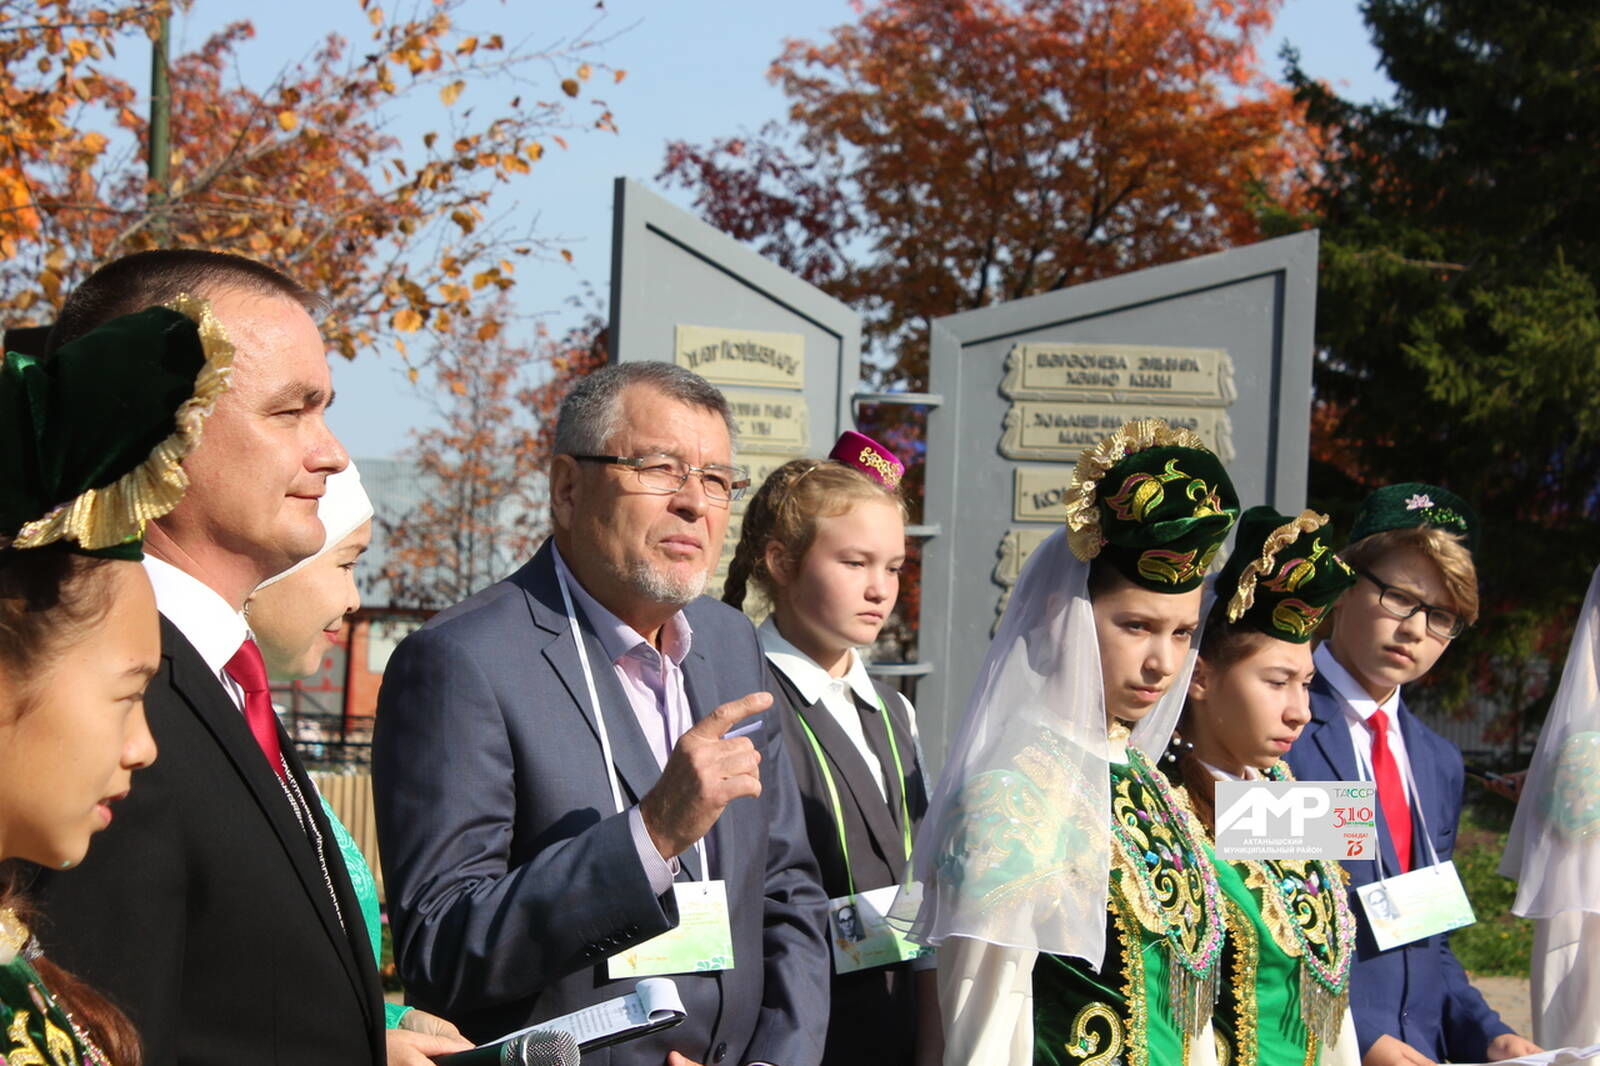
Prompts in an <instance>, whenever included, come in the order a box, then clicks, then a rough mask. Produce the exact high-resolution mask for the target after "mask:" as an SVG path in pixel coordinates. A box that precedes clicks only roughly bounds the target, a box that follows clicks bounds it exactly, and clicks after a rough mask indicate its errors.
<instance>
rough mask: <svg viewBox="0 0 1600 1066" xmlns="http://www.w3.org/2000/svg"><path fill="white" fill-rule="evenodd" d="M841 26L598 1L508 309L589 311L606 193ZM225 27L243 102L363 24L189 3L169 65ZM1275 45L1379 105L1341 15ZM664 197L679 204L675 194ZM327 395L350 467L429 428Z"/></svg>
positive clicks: (708, 133) (758, 119)
mask: <svg viewBox="0 0 1600 1066" xmlns="http://www.w3.org/2000/svg"><path fill="white" fill-rule="evenodd" d="M595 14H596V12H595V11H594V10H593V8H592V5H590V4H589V3H587V2H582V3H573V2H565V0H562V2H555V0H510V2H501V0H473V2H472V3H471V5H470V6H469V9H468V12H467V16H466V17H467V20H468V21H470V22H471V25H472V28H473V29H474V30H482V31H483V32H485V33H493V32H499V33H501V34H503V35H504V36H505V37H506V39H507V41H508V42H510V41H517V40H525V41H526V43H528V44H530V45H539V44H543V43H548V42H553V41H556V40H560V39H567V38H570V37H571V36H572V35H573V34H576V33H579V32H581V31H583V30H585V29H586V28H588V27H589V26H590V25H591V22H592V19H593V17H594V16H595ZM850 18H851V11H850V6H849V4H848V2H846V0H811V2H809V3H789V4H777V3H772V2H770V0H768V2H756V3H729V2H728V0H608V2H607V4H606V13H605V18H604V20H603V21H602V22H600V23H599V26H598V31H597V33H596V36H599V37H605V38H609V39H608V40H607V42H606V43H605V45H604V47H603V49H602V50H601V52H600V53H599V56H600V58H603V59H604V60H605V61H606V62H607V63H610V64H611V65H613V66H615V67H620V68H623V69H625V70H626V71H627V78H626V79H625V80H624V81H623V82H622V83H621V84H620V85H608V86H605V87H604V89H603V90H600V92H601V94H602V95H603V96H604V97H605V99H606V101H607V102H608V103H609V104H610V106H611V108H612V110H613V111H614V113H615V114H616V118H617V124H618V127H619V130H620V132H619V133H618V134H617V135H615V136H613V135H610V134H603V133H596V134H590V135H585V136H580V137H577V138H574V139H572V140H571V145H572V147H571V150H570V151H568V152H565V153H551V154H550V155H547V156H546V158H545V160H543V161H542V162H541V163H540V164H539V165H538V166H536V167H535V168H534V173H533V175H531V176H530V177H529V178H528V179H526V180H525V181H523V182H522V183H520V184H519V185H517V186H514V187H511V188H509V189H508V190H507V192H506V193H505V194H503V195H504V199H505V202H504V203H503V204H502V205H497V207H499V208H500V209H502V210H509V211H513V212H515V213H516V214H518V215H524V214H526V215H533V214H537V216H538V220H539V228H540V230H541V231H542V232H544V233H546V234H548V235H551V236H559V237H561V238H563V243H564V245H565V246H566V247H567V248H568V249H570V250H571V251H572V253H573V257H574V258H573V262H572V263H571V264H570V265H569V264H566V263H562V262H560V261H555V262H550V263H540V264H531V265H527V266H523V267H520V268H519V271H518V275H519V283H518V286H517V292H518V299H519V302H520V303H521V304H522V306H523V307H524V308H525V309H526V310H528V311H530V312H545V311H548V312H550V313H551V314H552V322H553V323H554V324H559V323H561V322H563V321H565V319H564V318H563V310H562V309H563V307H564V305H565V303H566V301H567V299H568V297H570V296H572V295H573V294H575V293H578V292H580V291H581V290H582V288H583V286H584V284H585V283H588V284H590V285H593V286H594V288H595V289H596V290H597V291H598V292H600V293H601V294H602V295H603V294H604V292H605V288H606V282H607V279H608V277H609V275H610V245H611V183H612V179H613V178H615V177H618V176H624V175H625V176H628V177H632V178H638V179H641V180H644V181H646V182H651V179H653V178H654V176H655V174H656V172H657V171H658V170H659V169H660V165H661V159H662V154H663V147H664V145H665V144H666V142H667V141H668V140H673V139H684V140H688V141H696V142H703V141H708V140H710V139H712V138H715V137H719V136H726V135H728V134H732V133H736V132H738V131H740V130H754V129H756V128H758V127H759V126H761V125H762V124H763V123H764V122H767V121H768V120H771V119H776V118H781V117H782V115H783V111H784V99H783V97H782V94H781V93H779V91H778V90H777V89H776V88H774V87H773V86H771V85H769V84H768V82H767V79H766V72H767V68H768V66H769V65H770V64H771V62H772V60H773V58H774V57H776V56H777V54H778V52H779V51H780V49H781V47H782V42H783V40H784V39H785V38H791V37H799V38H813V39H814V38H818V37H820V36H822V35H823V34H824V33H825V32H826V31H827V30H828V29H829V28H831V27H833V26H835V25H838V24H839V23H841V22H845V21H849V20H850ZM236 19H250V20H252V21H253V22H254V24H255V28H256V38H255V40H254V41H252V42H249V43H248V44H246V45H245V46H244V48H243V49H242V51H241V56H240V66H241V69H242V72H243V74H244V75H245V77H247V78H248V79H249V81H250V82H251V84H253V85H257V86H264V85H265V84H267V83H268V82H270V80H271V79H272V78H273V77H274V76H275V75H276V74H277V73H278V71H279V70H280V69H281V68H282V67H283V66H285V65H286V64H288V63H291V62H293V61H294V60H295V59H297V58H299V57H301V56H303V55H304V54H305V53H306V52H307V50H308V49H310V48H311V47H313V46H314V45H315V44H316V43H317V42H318V41H320V39H321V36H322V35H323V34H325V33H326V32H328V31H329V30H337V31H339V32H341V33H343V34H344V35H345V36H347V37H348V38H350V39H351V40H353V41H362V40H364V39H365V32H364V29H365V19H364V17H363V16H362V15H361V13H360V11H359V9H358V7H357V4H356V3H355V0H278V2H277V3H274V4H272V5H271V6H270V7H268V6H266V5H261V4H256V3H250V4H246V3H240V2H238V0H196V3H195V4H194V7H193V9H192V10H191V12H190V13H189V14H187V15H183V16H180V17H179V18H178V19H177V20H176V22H175V25H174V29H173V46H174V51H175V52H178V51H182V50H184V49H186V48H192V47H197V46H198V45H199V44H200V43H202V41H203V40H204V39H205V38H206V36H207V35H209V34H210V33H211V32H213V31H214V30H215V29H217V28H219V27H220V26H222V25H223V24H225V23H227V22H230V21H233V20H236ZM1285 41H1287V42H1288V43H1290V44H1292V45H1293V46H1294V47H1296V48H1298V49H1299V50H1300V53H1301V61H1302V64H1303V65H1304V67H1305V68H1306V69H1307V70H1308V71H1309V72H1310V73H1311V74H1313V75H1315V76H1317V77H1321V78H1324V79H1326V80H1329V81H1331V82H1333V83H1334V84H1335V85H1336V86H1337V87H1338V88H1339V89H1340V91H1341V92H1342V93H1343V94H1344V95H1346V96H1354V97H1357V98H1360V99H1370V98H1374V97H1384V96H1387V94H1388V83H1387V81H1386V80H1385V79H1384V78H1383V76H1382V74H1381V73H1379V72H1378V71H1377V70H1376V53H1374V51H1373V50H1372V47H1371V45H1370V44H1369V43H1368V41H1367V36H1366V31H1365V27H1363V25H1362V24H1361V19H1360V16H1359V15H1358V13H1357V10H1356V0H1287V2H1286V3H1285V5H1284V7H1283V9H1282V11H1281V13H1280V15H1279V18H1278V22H1277V24H1276V26H1275V27H1274V31H1273V34H1272V36H1271V38H1270V40H1269V41H1268V42H1267V44H1266V46H1265V47H1264V49H1263V54H1264V55H1266V56H1268V57H1271V58H1270V62H1271V68H1272V69H1274V70H1276V68H1277V67H1278V62H1277V60H1276V58H1275V56H1276V53H1277V51H1278V48H1279V46H1280V44H1282V43H1283V42H1285ZM140 51H142V49H127V50H125V51H124V53H123V59H124V62H129V63H134V64H135V69H133V70H129V71H128V76H129V77H130V79H132V80H134V81H135V83H136V84H137V83H139V82H140V81H141V80H142V77H141V75H140V74H139V73H137V71H138V70H140V69H147V68H142V64H143V63H145V62H148V60H147V59H145V58H143V57H142V56H139V55H138V52H140ZM552 80H553V79H552ZM140 106H143V105H142V103H141V105H140ZM652 184H653V183H652ZM658 191H663V190H658ZM666 194H667V195H668V196H669V197H670V198H673V199H677V200H679V201H680V202H681V201H682V200H683V197H682V194H681V193H675V192H668V193H666ZM423 380H424V383H425V382H426V378H425V377H424V379H423ZM334 384H335V387H336V389H337V390H338V392H339V403H338V404H337V406H336V407H335V408H334V409H333V411H332V412H331V418H332V421H333V425H334V429H335V431H336V432H338V433H339V435H340V437H341V438H342V439H343V440H344V442H345V444H346V446H347V447H348V448H349V450H350V452H351V454H352V455H354V456H356V457H357V458H361V457H369V456H371V457H380V456H392V455H395V454H397V453H399V452H401V451H402V450H403V449H404V448H405V447H406V445H407V442H408V439H409V438H408V435H407V430H408V429H409V428H410V427H412V426H416V425H420V424H423V423H425V422H427V421H428V420H429V419H430V418H431V417H432V415H431V412H430V409H429V406H428V404H427V402H426V395H425V394H424V393H422V392H421V391H420V390H421V387H419V386H414V385H411V384H409V383H408V382H407V380H406V378H405V376H404V373H403V371H402V369H401V368H400V366H399V362H398V360H397V359H394V358H386V357H385V356H383V355H381V354H380V355H376V356H373V355H367V356H363V357H361V358H359V359H357V360H356V361H355V362H354V363H350V364H346V363H345V362H344V361H343V360H339V359H335V368H334ZM424 387H425V386H424Z"/></svg>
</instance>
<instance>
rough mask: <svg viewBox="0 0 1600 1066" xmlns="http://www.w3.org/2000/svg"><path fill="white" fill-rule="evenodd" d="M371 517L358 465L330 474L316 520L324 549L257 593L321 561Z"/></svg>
mask: <svg viewBox="0 0 1600 1066" xmlns="http://www.w3.org/2000/svg"><path fill="white" fill-rule="evenodd" d="M372 515H373V510H372V500H371V499H370V498H369V497H368V496H367V490H366V489H364V488H362V487H361V474H360V473H359V472H358V471H357V470H356V464H355V463H353V462H352V463H351V464H350V465H349V466H347V467H345V468H344V469H343V470H341V471H339V472H338V473H337V474H329V475H328V480H327V483H326V486H325V487H324V489H323V491H322V498H321V499H320V500H318V501H317V517H318V518H320V519H321V520H322V529H323V539H322V547H320V548H318V549H317V551H316V554H315V555H308V556H307V557H306V558H304V559H301V560H300V561H299V562H298V563H295V564H294V565H293V566H291V567H289V569H287V570H285V571H284V572H283V573H281V574H274V575H273V576H271V577H269V578H267V579H266V580H265V581H263V582H262V583H261V584H259V585H257V586H256V590H257V591H260V590H261V589H264V588H266V587H267V586H268V585H275V584H277V583H278V582H279V581H282V580H283V579H284V578H286V577H288V576H289V575H290V574H292V573H294V572H296V571H297V570H299V569H300V568H301V567H303V566H306V565H307V564H308V563H310V562H311V561H312V560H313V559H320V558H322V557H323V556H324V555H326V554H328V553H329V552H331V551H332V550H333V549H334V548H337V547H338V546H339V542H340V541H342V540H344V538H346V537H348V536H349V535H350V534H352V533H354V532H355V531H356V530H357V529H358V528H360V526H361V524H362V523H363V522H365V521H367V520H368V519H370V518H371V517H372Z"/></svg>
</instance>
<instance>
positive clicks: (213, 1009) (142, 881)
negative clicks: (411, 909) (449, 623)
mask: <svg viewBox="0 0 1600 1066" xmlns="http://www.w3.org/2000/svg"><path fill="white" fill-rule="evenodd" d="M161 656H162V663H161V669H160V671H159V672H158V673H157V674H156V676H155V678H154V679H152V681H151V683H150V687H149V689H148V691H147V694H146V696H145V714H146V716H147V717H148V719H149V722H150V732H151V733H152V734H153V735H154V737H155V741H156V745H157V747H158V749H159V750H158V753H157V757H156V761H155V763H154V765H152V766H150V767H149V768H147V769H144V770H141V771H139V772H137V773H135V774H134V777H133V791H132V793H131V794H130V795H129V797H128V798H127V799H126V800H124V801H123V802H122V803H119V804H118V805H117V808H116V818H115V821H113V823H112V824H111V826H110V827H109V828H108V829H106V830H105V831H104V832H103V833H101V834H99V835H98V836H97V837H96V838H95V840H94V843H93V845H92V846H91V847H90V849H89V855H88V858H87V859H86V860H85V861H84V863H83V864H82V865H81V866H79V867H77V868H76V869H73V870H69V871H65V872H59V873H50V874H47V875H45V876H44V877H43V878H42V880H41V884H40V885H39V886H38V888H37V900H38V902H39V903H40V904H41V906H42V908H43V910H44V914H45V918H46V925H45V928H44V929H43V930H42V931H41V932H42V937H41V939H42V940H43V943H44V947H45V951H46V953H47V954H49V955H50V956H51V957H52V958H53V959H55V960H56V961H57V962H58V963H60V964H61V965H63V966H65V967H67V968H68V969H70V970H73V971H74V972H76V973H77V974H78V975H79V976H81V977H83V978H84V979H86V980H87V981H88V982H89V983H90V984H92V985H93V986H94V987H95V988H96V989H98V990H99V991H100V992H101V993H103V994H105V995H107V996H109V997H110V998H111V999H112V1001H113V1002H115V1003H117V1004H118V1005H119V1006H121V1007H122V1008H123V1009H124V1010H125V1011H126V1012H127V1013H128V1015H129V1016H130V1017H131V1018H132V1019H133V1022H134V1024H135V1025H136V1026H137V1027H138V1029H139V1032H140V1035H141V1036H142V1038H143V1041H144V1049H145V1062H146V1063H147V1064H148V1066H202V1064H204V1066H319V1064H323V1063H326V1064H327V1066H351V1064H358V1063H374V1064H378V1066H381V1064H382V1063H383V1061H384V1037H383V1005H382V992H381V988H380V985H379V982H378V973H377V967H376V964H375V962H374V960H373V958H372V949H371V947H370V946H369V941H368V939H367V931H366V927H365V925H364V924H363V922H362V918H361V910H360V906H359V904H358V903H357V901H356V898H355V894H354V892H353V891H352V889H351V887H350V878H349V875H348V874H347V873H346V871H345V867H344V863H343V861H342V860H341V859H340V856H339V847H338V844H337V843H336V842H334V840H333V836H332V833H331V831H330V830H329V828H328V824H327V819H326V818H325V816H324V814H323V811H322V806H321V804H320V803H318V802H317V798H316V792H315V790H314V789H313V788H312V786H311V782H310V781H309V780H308V779H307V778H306V775H305V770H304V768H303V767H302V766H301V765H300V760H299V758H298V756H296V755H295V753H294V747H293V745H292V744H290V742H289V739H288V737H287V736H284V735H283V733H282V729H281V727H280V729H279V734H280V736H279V739H280V741H281V744H282V748H283V752H284V756H285V760H286V761H287V763H288V764H289V767H290V769H291V772H292V773H293V774H294V775H295V778H296V780H297V781H298V782H299V785H300V790H301V792H302V794H303V795H304V796H305V797H306V799H307V803H308V805H309V806H310V807H311V809H312V813H313V816H314V817H315V819H316V821H317V828H318V830H319V831H320V832H321V834H322V836H323V840H324V841H325V852H326V859H327V872H328V878H329V879H330V880H331V881H332V883H333V887H334V891H335V892H336V893H337V896H338V901H339V911H340V912H342V914H343V919H344V923H345V927H341V925H340V918H339V913H338V912H336V911H335V910H334V906H333V900H332V898H331V897H330V896H329V892H328V885H327V883H326V881H325V880H324V877H323V871H322V866H321V865H320V864H319V862H318V859H317V852H316V849H315V847H314V846H313V845H312V843H311V840H310V838H309V837H308V836H307V835H306V833H305V832H303V831H302V830H301V828H300V824H299V823H298V822H297V821H296V818H295V814H294V809H293V807H292V806H291V805H290V803H289V800H288V799H287V797H286V796H285V795H284V791H283V787H282V786H281V785H280V784H279V782H278V781H277V779H276V776H275V775H274V774H273V772H272V770H271V769H270V768H269V767H268V765H267V761H266V760H265V759H264V758H262V756H261V750H260V748H258V747H257V746H256V742H255V739H254V737H252V736H251V734H250V729H249V727H248V726H247V725H246V724H245V720H244V716H243V715H242V714H240V712H239V710H238V709H237V708H236V707H235V706H234V704H233V701H232V700H231V699H229V697H228V695H227V693H226V692H225V691H224V690H223V688H222V685H221V683H220V682H219V681H218V680H217V679H216V677H215V676H214V675H213V674H212V673H211V671H210V670H209V668H208V667H207V666H206V663H205V660H203V659H202V658H201V657H200V654H199V652H197V651H195V649H194V647H193V645H191V644H190V643H189V641H188V640H187V639H185V638H184V636H183V634H182V633H180V632H179V631H178V629H177V627H176V626H174V625H173V624H172V623H171V622H169V621H168V620H167V619H166V618H165V617H163V618H162V620H161ZM346 927H347V928H346Z"/></svg>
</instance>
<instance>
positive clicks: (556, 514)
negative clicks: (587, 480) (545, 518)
mask: <svg viewBox="0 0 1600 1066" xmlns="http://www.w3.org/2000/svg"><path fill="white" fill-rule="evenodd" d="M580 473H581V472H580V471H579V470H578V461H577V460H576V459H574V458H573V457H572V456H570V455H557V456H554V457H552V458H551V460H550V523H551V525H553V526H555V528H557V529H571V528H572V521H573V516H574V515H575V514H576V513H577V508H578V479H579V476H580Z"/></svg>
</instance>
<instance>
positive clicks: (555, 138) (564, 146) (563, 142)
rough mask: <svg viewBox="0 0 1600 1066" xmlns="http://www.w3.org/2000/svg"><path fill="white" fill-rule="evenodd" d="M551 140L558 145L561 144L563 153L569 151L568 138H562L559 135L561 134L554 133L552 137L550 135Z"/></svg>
mask: <svg viewBox="0 0 1600 1066" xmlns="http://www.w3.org/2000/svg"><path fill="white" fill-rule="evenodd" d="M550 139H551V140H552V141H555V142H556V143H557V144H559V145H560V146H561V150H562V151H563V152H565V151H566V150H567V141H566V138H565V137H562V136H561V135H559V134H555V133H552V134H551V135H550Z"/></svg>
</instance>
